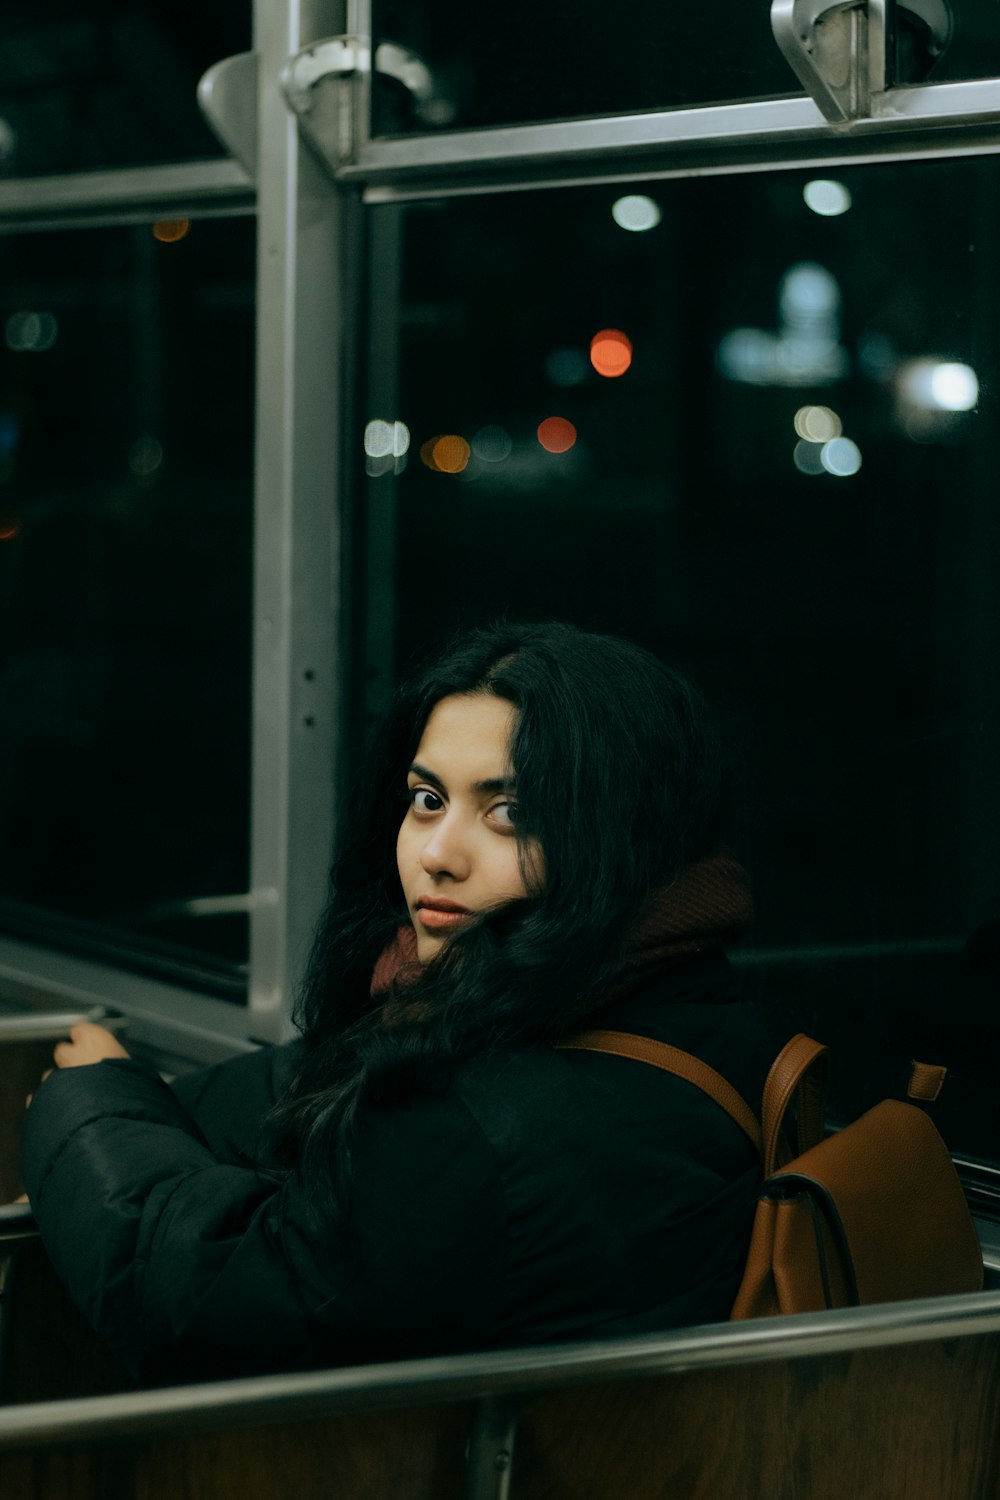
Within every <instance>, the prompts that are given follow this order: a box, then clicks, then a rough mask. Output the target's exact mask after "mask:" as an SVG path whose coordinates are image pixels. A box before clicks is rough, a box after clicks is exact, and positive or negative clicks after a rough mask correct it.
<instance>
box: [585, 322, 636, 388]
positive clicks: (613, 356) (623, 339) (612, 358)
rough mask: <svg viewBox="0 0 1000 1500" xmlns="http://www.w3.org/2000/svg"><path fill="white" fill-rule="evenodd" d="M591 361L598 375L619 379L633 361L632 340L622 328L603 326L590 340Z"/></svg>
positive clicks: (609, 378)
mask: <svg viewBox="0 0 1000 1500" xmlns="http://www.w3.org/2000/svg"><path fill="white" fill-rule="evenodd" d="M590 363H591V364H592V365H593V367H594V369H595V370H596V371H597V373H598V375H603V376H604V377H605V379H607V380H615V379H617V377H618V376H619V375H624V374H625V371H626V370H627V369H628V367H629V365H630V364H631V363H632V340H631V339H630V338H629V336H628V334H625V333H622V331H621V329H620V328H602V329H601V331H600V333H595V334H594V337H593V338H592V339H591V341H590Z"/></svg>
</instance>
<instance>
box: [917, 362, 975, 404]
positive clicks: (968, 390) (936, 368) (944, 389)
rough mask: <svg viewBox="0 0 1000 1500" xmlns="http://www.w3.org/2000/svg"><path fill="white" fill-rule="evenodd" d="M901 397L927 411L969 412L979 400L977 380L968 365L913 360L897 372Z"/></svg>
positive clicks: (973, 371)
mask: <svg viewBox="0 0 1000 1500" xmlns="http://www.w3.org/2000/svg"><path fill="white" fill-rule="evenodd" d="M898 379H899V385H900V391H901V393H902V395H903V396H904V397H905V399H907V400H908V401H910V402H912V404H913V405H914V406H918V407H923V408H924V409H925V410H927V411H972V410H973V408H974V407H975V405H976V403H977V402H978V400H979V379H978V377H977V375H976V372H975V370H973V368H972V367H971V365H961V364H955V363H953V362H949V361H943V360H933V359H914V360H910V361H909V362H908V363H907V364H905V365H902V366H901V367H900V370H899V375H898Z"/></svg>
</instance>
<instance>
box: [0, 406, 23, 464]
mask: <svg viewBox="0 0 1000 1500" xmlns="http://www.w3.org/2000/svg"><path fill="white" fill-rule="evenodd" d="M20 436H21V424H20V422H19V421H18V420H17V418H16V417H15V415H14V413H13V412H12V411H0V454H4V453H13V451H14V449H15V448H16V447H17V444H18V441H19V439H20Z"/></svg>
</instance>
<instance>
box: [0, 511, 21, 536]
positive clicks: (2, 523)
mask: <svg viewBox="0 0 1000 1500" xmlns="http://www.w3.org/2000/svg"><path fill="white" fill-rule="evenodd" d="M20 535H21V523H20V521H18V520H16V519H14V518H13V517H10V516H0V542H12V541H13V540H14V538H15V537H16V536H20Z"/></svg>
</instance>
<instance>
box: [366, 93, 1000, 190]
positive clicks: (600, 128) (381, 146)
mask: <svg viewBox="0 0 1000 1500" xmlns="http://www.w3.org/2000/svg"><path fill="white" fill-rule="evenodd" d="M874 107H875V110H876V113H875V114H874V115H872V116H871V117H869V118H865V119H861V120H856V121H852V122H850V123H846V124H842V125H836V126H834V125H831V124H829V123H828V122H827V121H826V120H824V119H823V117H822V115H821V114H820V111H819V110H818V108H817V107H816V105H815V104H814V103H813V101H812V100H811V99H807V98H803V97H785V98H780V99H760V100H753V101H750V102H745V103H736V104H725V105H718V106H712V107H710V108H702V109H676V110H664V111H658V112H655V113H654V112H651V113H647V114H634V115H613V116H608V117H604V118H597V119H582V120H557V121H551V122H546V123H543V124H538V125H513V126H504V127H499V128H490V129H484V130H465V131H447V132H441V133H440V134H434V135H419V136H418V135H409V136H394V137H385V138H381V139H378V140H374V141H371V142H369V143H368V144H367V145H364V146H363V147H362V148H361V150H360V152H359V154H358V159H357V161H356V162H354V163H352V164H350V165H346V166H343V167H341V168H340V170H339V171H338V174H337V176H338V180H340V181H342V182H345V183H347V182H350V183H357V184H360V185H363V186H364V188H365V190H366V200H367V201H368V202H372V203H374V202H383V201H390V200H391V201H396V200H399V199H403V198H407V197H426V196H430V195H431V194H432V193H433V194H447V193H460V192H482V191H491V190H492V191H495V190H497V189H498V188H508V187H509V188H517V187H537V186H543V185H557V184H559V183H563V184H570V183H574V184H575V183H584V182H587V181H591V180H594V179H601V178H613V180H615V181H629V180H638V179H641V178H643V177H649V176H651V175H653V176H678V175H692V174H695V173H700V172H702V171H710V172H712V173H717V172H732V171H737V170H750V169H752V170H760V169H763V168H767V167H771V166H773V167H790V166H808V165H812V164H815V163H817V162H820V161H825V162H828V163H833V164H837V165H849V164H850V163H852V162H855V161H857V162H861V161H866V160H869V159H871V158H878V159H883V160H884V159H890V160H898V159H901V158H903V157H907V156H922V157H928V156H937V155H943V156H950V155H960V154H969V153H975V152H982V151H989V152H996V151H1000V80H997V79H984V80H975V81H973V82H967V83H948V84H934V85H929V84H928V85H920V86H918V87H914V88H905V89H893V90H890V91H888V92H887V93H885V94H882V95H880V96H879V98H878V99H877V101H875V106H874Z"/></svg>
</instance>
